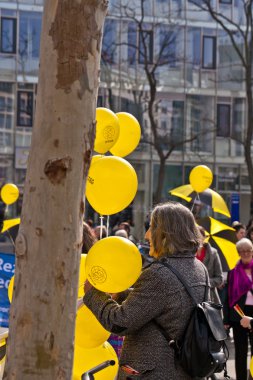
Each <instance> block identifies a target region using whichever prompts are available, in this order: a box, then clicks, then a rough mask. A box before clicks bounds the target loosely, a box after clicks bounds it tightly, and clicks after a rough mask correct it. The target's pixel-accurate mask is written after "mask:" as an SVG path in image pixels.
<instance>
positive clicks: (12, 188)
mask: <svg viewBox="0 0 253 380" xmlns="http://www.w3.org/2000/svg"><path fill="white" fill-rule="evenodd" d="M0 195H1V199H2V201H3V202H4V203H5V204H6V205H11V204H12V203H14V202H16V200H17V199H18V197H19V190H18V188H17V186H16V185H14V184H13V183H7V184H6V185H4V186H3V187H2V189H1V194H0Z"/></svg>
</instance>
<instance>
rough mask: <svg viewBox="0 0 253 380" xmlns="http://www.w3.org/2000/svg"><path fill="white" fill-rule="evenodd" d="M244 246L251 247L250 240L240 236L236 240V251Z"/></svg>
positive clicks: (252, 246)
mask: <svg viewBox="0 0 253 380" xmlns="http://www.w3.org/2000/svg"><path fill="white" fill-rule="evenodd" d="M245 247H251V248H252V249H253V244H252V241H251V240H250V239H248V238H242V239H240V240H238V242H237V243H236V248H237V251H238V252H239V251H240V250H241V249H243V248H245Z"/></svg>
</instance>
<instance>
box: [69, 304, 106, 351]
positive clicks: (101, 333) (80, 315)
mask: <svg viewBox="0 0 253 380" xmlns="http://www.w3.org/2000/svg"><path fill="white" fill-rule="evenodd" d="M109 336H110V332H109V331H107V330H105V329H104V327H103V326H102V325H101V323H100V322H99V321H98V320H97V318H96V317H95V315H94V314H93V313H92V312H91V311H90V309H88V307H87V306H85V305H83V306H82V307H81V308H80V309H78V311H77V315H76V329H75V343H76V344H77V345H78V346H80V347H83V348H95V347H98V346H100V345H101V344H103V343H104V342H105V341H106V340H107V339H108V338H109Z"/></svg>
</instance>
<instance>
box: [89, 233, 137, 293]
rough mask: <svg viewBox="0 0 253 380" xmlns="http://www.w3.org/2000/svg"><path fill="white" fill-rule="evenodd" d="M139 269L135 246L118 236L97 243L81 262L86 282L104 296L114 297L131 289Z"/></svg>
mask: <svg viewBox="0 0 253 380" xmlns="http://www.w3.org/2000/svg"><path fill="white" fill-rule="evenodd" d="M141 267H142V260H141V255H140V252H139V250H138V248H137V247H136V245H135V244H133V243H132V242H131V241H130V240H128V239H125V238H122V237H119V236H110V237H107V238H104V239H101V240H99V241H97V242H96V243H95V244H94V245H93V246H92V247H91V249H90V250H89V253H88V256H87V259H86V262H85V272H86V275H87V278H88V280H89V282H90V283H91V284H92V285H93V286H94V287H95V288H97V289H99V290H101V291H103V292H108V293H118V292H121V291H123V290H125V289H127V288H129V287H130V286H132V285H133V284H134V283H135V281H136V280H137V278H138V277H139V275H140V273H141Z"/></svg>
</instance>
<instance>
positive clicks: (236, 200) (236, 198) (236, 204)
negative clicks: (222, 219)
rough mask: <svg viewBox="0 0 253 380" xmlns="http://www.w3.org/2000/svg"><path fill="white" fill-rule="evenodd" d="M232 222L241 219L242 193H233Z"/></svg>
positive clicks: (231, 205)
mask: <svg viewBox="0 0 253 380" xmlns="http://www.w3.org/2000/svg"><path fill="white" fill-rule="evenodd" d="M230 213H231V223H233V222H235V221H240V195H239V193H232V194H231V203H230Z"/></svg>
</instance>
